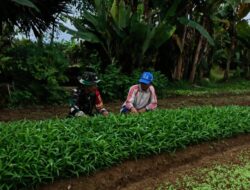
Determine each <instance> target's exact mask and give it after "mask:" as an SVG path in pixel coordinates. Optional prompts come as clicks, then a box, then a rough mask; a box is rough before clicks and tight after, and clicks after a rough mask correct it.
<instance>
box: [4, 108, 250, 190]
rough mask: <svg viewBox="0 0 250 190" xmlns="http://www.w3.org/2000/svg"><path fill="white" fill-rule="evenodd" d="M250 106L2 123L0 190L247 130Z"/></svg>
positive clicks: (249, 130)
mask: <svg viewBox="0 0 250 190" xmlns="http://www.w3.org/2000/svg"><path fill="white" fill-rule="evenodd" d="M249 123H250V108H249V107H237V106H229V107H221V108H214V107H203V108H199V107H198V108H189V109H177V110H159V111H155V112H148V113H145V114H143V115H141V116H133V115H128V116H127V115H121V116H117V115H110V116H109V117H107V118H105V117H101V116H99V117H94V118H79V119H64V120H47V121H39V122H38V121H36V122H35V121H19V122H13V123H0V133H1V136H0V142H1V150H0V187H1V189H8V188H9V189H27V188H28V187H31V186H34V185H36V184H39V183H40V184H41V183H45V182H50V181H53V180H55V179H57V178H65V177H72V176H79V175H85V174H90V173H92V172H94V171H96V170H100V169H102V168H106V167H110V166H112V165H114V164H117V163H120V162H121V161H123V160H125V159H131V158H139V157H143V156H147V155H149V154H158V153H161V152H173V151H175V150H176V149H179V148H184V147H186V146H187V145H191V144H196V143H200V142H204V141H209V140H213V139H220V138H225V137H231V136H233V135H237V134H241V133H249V132H250V126H249Z"/></svg>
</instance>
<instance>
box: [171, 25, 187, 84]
mask: <svg viewBox="0 0 250 190" xmlns="http://www.w3.org/2000/svg"><path fill="white" fill-rule="evenodd" d="M186 32H187V26H185V27H184V32H183V35H182V40H181V44H180V55H179V57H178V62H177V67H176V70H175V76H174V78H175V79H176V80H181V79H182V77H183V70H184V67H185V66H184V64H183V50H184V46H185V40H186Z"/></svg>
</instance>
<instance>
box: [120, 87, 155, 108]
mask: <svg viewBox="0 0 250 190" xmlns="http://www.w3.org/2000/svg"><path fill="white" fill-rule="evenodd" d="M123 106H126V108H127V109H129V110H130V109H131V108H132V107H134V108H136V109H142V108H146V109H147V110H154V109H155V108H156V107H157V97H156V94H155V89H154V87H153V86H152V85H150V86H149V88H148V89H147V90H146V91H144V90H142V89H141V85H140V84H136V85H133V86H132V87H130V89H129V93H128V97H127V100H126V101H125V102H124V104H123Z"/></svg>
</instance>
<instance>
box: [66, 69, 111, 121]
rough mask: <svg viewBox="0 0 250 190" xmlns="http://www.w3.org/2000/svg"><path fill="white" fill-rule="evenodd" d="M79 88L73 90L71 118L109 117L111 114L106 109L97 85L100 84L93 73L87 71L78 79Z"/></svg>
mask: <svg viewBox="0 0 250 190" xmlns="http://www.w3.org/2000/svg"><path fill="white" fill-rule="evenodd" d="M78 81H79V87H78V88H76V89H74V90H73V94H72V98H71V100H70V112H69V116H76V117H81V116H93V115H95V114H101V115H104V116H107V115H108V114H109V112H108V111H107V109H105V108H104V105H103V101H102V98H101V94H100V92H99V90H98V87H97V83H98V82H100V80H99V79H98V77H97V75H96V73H95V72H93V71H91V70H90V71H85V72H84V73H83V75H82V77H79V78H78Z"/></svg>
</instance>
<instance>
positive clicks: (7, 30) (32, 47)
mask: <svg viewBox="0 0 250 190" xmlns="http://www.w3.org/2000/svg"><path fill="white" fill-rule="evenodd" d="M10 7H11V9H10ZM45 7H46V9H45ZM1 10H2V11H0V12H1V17H0V18H1V19H0V47H1V48H0V83H1V84H0V88H1V93H0V97H1V102H0V104H1V106H7V105H12V106H13V105H14V106H16V105H27V104H58V103H66V102H67V100H66V99H67V98H68V95H67V92H66V91H65V88H64V86H76V85H77V80H76V78H77V76H79V75H81V73H82V72H83V71H84V68H85V67H86V66H92V67H94V68H95V69H96V71H97V72H98V74H99V76H100V78H101V79H102V83H101V84H100V89H101V91H102V94H103V95H104V99H106V100H111V101H112V100H114V99H124V97H125V96H126V92H127V90H128V87H129V86H130V85H132V84H134V83H136V82H137V80H138V77H139V75H140V73H141V72H142V71H146V70H151V71H154V75H155V79H156V80H155V82H154V85H155V86H156V90H157V93H158V96H159V97H166V92H167V90H168V89H169V87H171V88H172V87H173V86H174V85H176V84H177V85H176V87H179V86H180V84H187V83H189V84H191V85H193V84H195V85H203V84H208V83H211V82H213V81H224V82H226V81H228V80H229V79H232V78H234V79H235V78H241V79H242V78H243V79H249V77H250V52H249V49H250V48H249V47H250V44H249V43H250V35H249V34H250V25H249V22H248V21H247V20H245V16H246V15H247V14H248V13H249V10H250V4H249V3H245V2H244V1H240V0H229V1H223V0H220V1H215V0H203V1H191V0H188V1H180V0H177V1H171V0H168V1H160V0H154V1H153V0H132V1H127V0H108V1H101V0H65V1H51V0H47V1H45V2H44V4H43V5H42V4H41V3H39V2H38V1H36V0H14V1H10V0H5V1H4V2H3V3H2V6H1ZM6 10H11V11H6ZM69 13H70V14H69ZM62 20H64V21H67V20H69V21H71V23H72V24H73V25H74V26H75V28H76V30H73V29H70V28H68V27H67V26H64V25H63V24H60V22H61V21H62ZM60 30H63V31H65V32H68V33H69V34H71V35H72V36H73V38H74V39H75V40H73V41H71V42H55V37H56V33H57V32H58V31H60ZM30 31H32V32H33V33H34V34H35V36H36V38H37V40H36V41H28V40H18V39H16V34H19V33H21V32H22V33H25V34H27V35H29V32H30ZM45 37H46V38H45ZM45 39H46V40H45ZM178 81H180V82H178ZM204 81H205V82H204ZM208 85H209V84H208ZM212 85H213V84H212ZM210 86H211V85H210ZM219 86H221V85H219ZM185 87H186V85H184V88H185ZM191 90H193V88H191Z"/></svg>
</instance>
